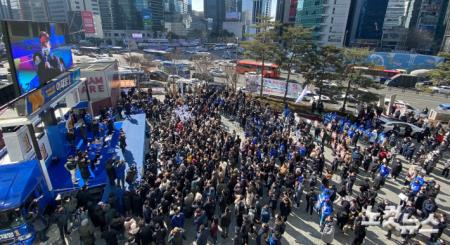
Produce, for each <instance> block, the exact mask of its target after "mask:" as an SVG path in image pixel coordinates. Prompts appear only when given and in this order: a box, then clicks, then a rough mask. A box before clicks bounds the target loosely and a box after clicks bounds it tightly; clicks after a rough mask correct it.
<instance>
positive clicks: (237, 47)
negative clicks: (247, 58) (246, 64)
mask: <svg viewBox="0 0 450 245" xmlns="http://www.w3.org/2000/svg"><path fill="white" fill-rule="evenodd" d="M238 51H239V37H236V63H237V61H238Z"/></svg>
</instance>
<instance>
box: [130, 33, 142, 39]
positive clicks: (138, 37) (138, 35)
mask: <svg viewBox="0 0 450 245" xmlns="http://www.w3.org/2000/svg"><path fill="white" fill-rule="evenodd" d="M131 37H133V38H134V39H142V37H143V36H142V33H131Z"/></svg>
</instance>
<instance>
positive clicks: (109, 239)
mask: <svg viewBox="0 0 450 245" xmlns="http://www.w3.org/2000/svg"><path fill="white" fill-rule="evenodd" d="M102 238H103V239H104V240H105V242H106V244H108V245H110V244H111V245H118V244H119V241H118V240H117V234H116V231H115V230H114V229H112V228H111V227H110V226H108V228H107V229H106V231H104V232H103V233H102Z"/></svg>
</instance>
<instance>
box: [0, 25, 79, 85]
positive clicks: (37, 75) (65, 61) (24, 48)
mask: <svg viewBox="0 0 450 245" xmlns="http://www.w3.org/2000/svg"><path fill="white" fill-rule="evenodd" d="M7 24H8V25H7V26H8V32H9V37H10V45H11V46H10V50H11V57H12V59H13V64H14V67H15V70H16V73H15V76H16V80H17V82H18V85H19V88H20V92H21V94H24V93H27V92H29V91H31V90H33V89H35V88H40V87H42V86H44V85H45V84H47V83H48V81H50V80H51V79H53V78H55V77H56V76H58V75H59V74H61V73H63V72H65V71H67V70H68V69H70V68H71V66H72V63H73V61H72V52H71V49H70V47H69V46H67V45H66V43H65V36H66V30H67V28H66V26H65V25H64V24H53V23H35V22H23V21H20V22H19V21H11V22H8V23H7Z"/></svg>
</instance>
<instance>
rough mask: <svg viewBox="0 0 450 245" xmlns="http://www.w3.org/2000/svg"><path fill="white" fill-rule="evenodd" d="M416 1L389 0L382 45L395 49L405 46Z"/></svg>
mask: <svg viewBox="0 0 450 245" xmlns="http://www.w3.org/2000/svg"><path fill="white" fill-rule="evenodd" d="M415 3H416V1H415V0H389V3H388V6H387V10H386V15H385V17H384V22H383V36H382V38H381V47H383V48H389V49H393V50H396V49H404V48H405V46H406V39H407V37H408V28H409V26H410V22H411V18H412V14H413V12H414V5H415Z"/></svg>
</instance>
